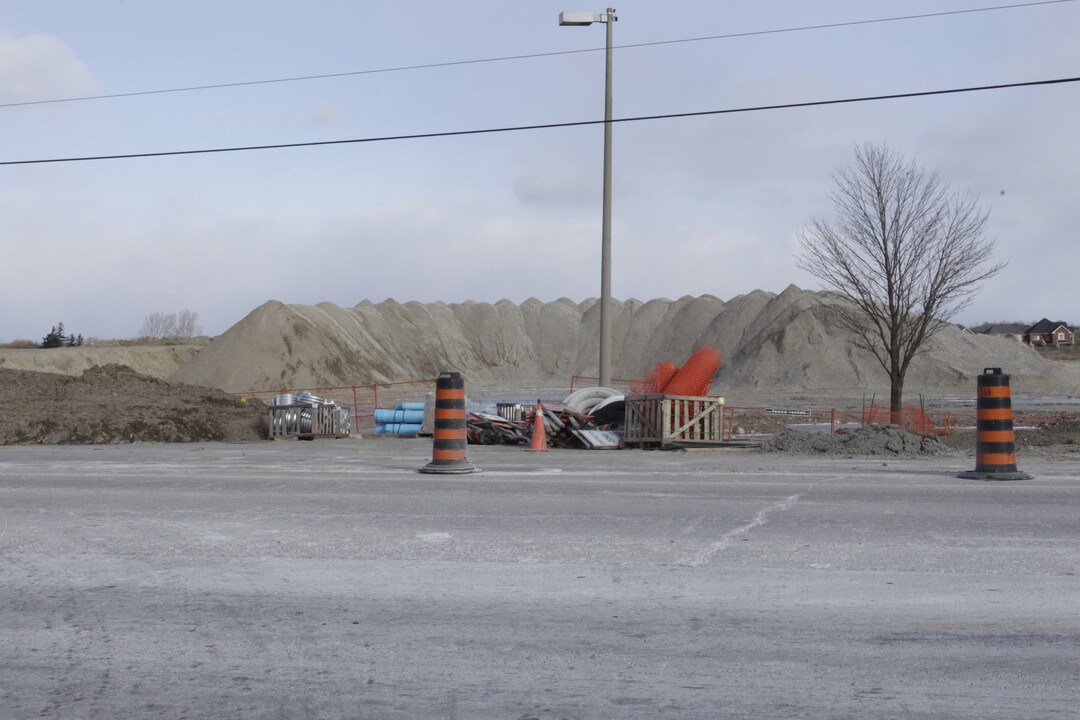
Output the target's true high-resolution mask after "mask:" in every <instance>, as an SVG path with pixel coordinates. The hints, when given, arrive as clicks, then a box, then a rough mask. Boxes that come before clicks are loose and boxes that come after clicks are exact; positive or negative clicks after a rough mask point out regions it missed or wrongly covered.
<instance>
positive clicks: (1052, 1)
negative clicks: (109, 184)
mask: <svg viewBox="0 0 1080 720" xmlns="http://www.w3.org/2000/svg"><path fill="white" fill-rule="evenodd" d="M1076 1H1077V0H1037V1H1036V2H1027V3H1013V4H1010V5H994V6H991V7H980V8H969V9H967V10H947V11H942V12H933V13H921V14H918V15H897V16H895V17H886V18H877V19H874V20H851V21H847V22H837V23H825V24H821V25H803V26H799V27H790V28H777V29H773V30H751V31H748V32H738V33H727V34H724V35H703V36H701V37H692V38H682V39H680V40H656V41H653V42H643V43H633V44H628V45H615V46H614V47H615V48H617V49H627V48H641V47H654V46H658V45H676V44H680V43H692V42H703V41H705V40H729V39H732V38H743V37H755V36H759V35H779V34H782V33H794V32H804V31H808V30H825V29H829V28H842V27H855V26H858V25H874V24H880V23H889V22H898V21H903V20H921V19H925V18H934V17H945V16H948V15H968V14H972V13H980V12H991V11H996V10H1014V9H1017V8H1027V7H1035V6H1038V5H1059V4H1061V3H1070V2H1076ZM603 51H604V48H586V49H583V50H559V51H555V52H541V53H528V54H525V55H505V56H502V57H491V58H476V59H472V60H451V61H447V62H437V63H424V64H421V65H400V66H397V67H388V68H375V69H371V70H352V71H348V72H337V73H324V74H321V75H298V76H295V77H284V78H274V79H270V80H245V81H240V82H230V83H216V84H212V85H191V86H188V87H177V88H167V89H163V90H137V91H133V92H125V93H112V94H108V95H85V96H82V97H69V98H53V99H50V100H26V101H22V102H10V103H0V108H9V107H21V106H27V105H51V104H56V103H69V102H82V101H86V100H111V99H115V98H126V97H140V96H144V95H164V94H167V93H181V92H194V91H198V90H220V89H223V88H235V87H250V86H252V85H273V84H277V83H290V82H302V81H307V80H327V79H331V78H341V77H354V76H358V75H376V74H380V73H391V72H402V71H406V70H429V69H432V68H443V67H455V66H461V65H479V64H482V63H493V62H506V61H509V60H529V59H534V58H545V57H555V56H558V55H577V54H581V53H592V52H603Z"/></svg>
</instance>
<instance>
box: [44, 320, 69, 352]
mask: <svg viewBox="0 0 1080 720" xmlns="http://www.w3.org/2000/svg"><path fill="white" fill-rule="evenodd" d="M63 345H64V323H60V324H58V325H53V327H52V330H50V331H49V334H48V335H46V336H45V337H44V338H43V339H42V341H41V347H43V348H58V347H63Z"/></svg>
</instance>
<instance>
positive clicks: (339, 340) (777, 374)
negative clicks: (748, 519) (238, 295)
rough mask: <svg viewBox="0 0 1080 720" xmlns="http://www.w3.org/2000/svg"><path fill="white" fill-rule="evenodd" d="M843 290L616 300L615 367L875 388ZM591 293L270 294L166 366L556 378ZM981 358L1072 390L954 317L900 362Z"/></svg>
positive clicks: (563, 370)
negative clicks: (690, 361) (713, 365)
mask: <svg viewBox="0 0 1080 720" xmlns="http://www.w3.org/2000/svg"><path fill="white" fill-rule="evenodd" d="M839 302H840V300H839V299H838V298H837V297H836V296H835V295H832V294H829V293H822V292H808V291H804V290H801V289H800V288H798V287H796V286H794V285H792V286H790V287H788V288H787V289H786V290H784V292H782V293H780V294H779V295H777V294H774V293H768V292H763V291H755V292H752V293H749V294H748V295H741V296H738V297H736V298H733V299H731V300H729V301H727V302H724V301H722V300H719V299H717V298H715V297H712V296H711V295H705V296H702V297H689V296H687V297H684V298H680V299H679V300H666V299H658V300H650V301H649V302H645V303H643V302H641V301H639V300H628V301H626V302H615V303H613V305H614V311H613V319H612V326H613V327H612V375H613V376H614V377H619V378H631V379H632V378H641V377H644V375H645V373H646V372H648V370H649V369H651V368H653V367H655V366H656V364H657V363H661V362H669V361H674V362H677V363H682V362H684V361H685V360H686V358H687V357H689V356H690V354H691V353H692V352H693V351H694V350H695V349H696V348H698V347H700V346H702V345H709V346H712V347H716V348H718V349H719V350H720V352H721V354H722V355H723V356H724V358H725V361H724V365H723V366H722V367H721V369H720V372H719V375H718V376H717V381H716V383H715V384H714V386H713V392H717V393H720V394H724V393H728V392H730V391H731V390H732V389H733V388H748V389H755V390H758V391H776V390H779V391H782V392H785V393H787V394H788V395H790V394H791V393H792V392H798V391H803V390H822V391H833V390H837V389H840V390H843V391H845V392H848V393H853V392H854V393H855V394H856V395H858V393H860V392H864V391H865V392H880V393H882V394H884V392H885V391H886V390H887V388H888V379H887V377H886V375H885V373H884V371H883V370H882V369H881V366H880V365H879V364H878V362H877V360H876V359H875V358H874V357H873V356H871V355H870V354H869V353H867V352H865V351H861V350H858V349H857V348H855V347H854V346H853V345H852V343H851V342H850V338H849V337H848V336H847V335H846V334H845V333H844V331H843V330H841V329H840V328H839V326H838V324H837V314H836V307H837V305H838V303H839ZM598 326H599V306H598V303H597V302H596V301H595V300H587V301H585V302H582V303H574V302H573V301H571V300H567V299H565V298H563V299H560V300H556V301H555V302H550V303H543V302H540V301H539V300H535V299H530V300H526V301H525V302H524V303H522V304H521V305H515V304H514V303H511V302H509V301H507V300H501V301H499V302H497V303H495V304H493V305H492V304H487V303H475V302H466V303H461V304H446V303H427V304H424V303H416V302H410V303H405V304H402V303H398V302H396V301H394V300H387V301H385V302H381V303H378V304H375V303H371V302H368V301H364V302H362V303H360V304H358V305H356V306H355V307H353V308H341V307H338V306H337V305H333V304H331V303H322V304H320V305H316V306H310V305H285V304H283V303H280V302H277V301H271V302H268V303H265V304H264V305H262V306H260V307H258V308H256V309H255V310H254V311H252V312H251V314H249V315H248V316H247V317H246V318H244V319H243V320H241V321H240V322H238V323H237V324H236V325H234V326H233V327H232V328H230V329H229V330H228V331H227V332H226V333H225V334H223V335H222V336H220V337H218V338H217V339H215V340H214V341H213V342H212V343H211V344H210V345H209V346H208V347H207V348H206V349H205V350H203V351H202V352H201V353H199V354H198V355H196V356H195V357H194V358H192V359H191V360H190V361H189V362H187V363H184V365H183V366H181V367H180V368H179V369H178V370H177V371H176V372H175V373H173V374H172V375H171V376H170V379H171V380H175V381H179V382H187V383H192V384H198V385H205V386H207V387H217V388H221V389H223V390H227V391H233V392H238V391H244V390H267V389H277V388H281V387H288V388H314V387H337V386H349V385H365V384H369V383H384V382H396V381H401V380H414V379H420V378H429V377H435V376H437V375H438V374H439V373H440V372H443V371H445V370H449V369H452V370H457V371H459V372H461V373H462V374H463V375H464V376H465V378H466V379H467V380H468V382H469V386H470V387H472V388H474V389H477V388H511V387H512V388H528V387H556V386H562V387H565V386H566V385H567V384H568V383H569V380H570V377H571V376H573V375H590V374H595V367H596V357H597V354H598V347H597V345H598V340H597V338H598V335H599V332H598ZM986 367H1001V368H1003V369H1005V371H1006V372H1008V373H1009V374H1010V375H1012V376H1013V377H1014V378H1015V380H1014V385H1018V384H1020V383H1021V382H1022V384H1023V385H1024V388H1025V391H1026V392H1029V393H1033V392H1041V393H1055V392H1068V391H1069V388H1075V387H1077V385H1080V364H1074V363H1054V362H1052V361H1049V360H1046V359H1044V358H1042V357H1040V356H1039V354H1038V353H1037V352H1035V351H1034V350H1032V349H1031V348H1030V347H1028V346H1026V345H1024V344H1022V343H1020V342H1019V341H1017V340H1014V339H1011V338H1001V337H992V336H985V335H974V334H972V333H965V332H962V331H961V330H960V328H958V327H956V326H949V327H947V328H945V329H944V330H942V332H941V333H940V335H938V336H937V337H936V338H934V339H933V340H932V341H930V343H929V344H928V345H927V351H926V353H924V354H922V355H920V356H919V357H918V358H916V359H915V361H914V362H913V364H912V367H911V370H910V372H909V373H908V377H907V383H906V390H907V392H908V394H909V395H915V394H918V393H922V392H928V393H929V392H938V391H940V389H941V388H949V389H954V390H955V389H958V388H963V391H964V392H971V390H972V388H974V387H975V378H976V376H977V375H978V374H979V373H981V372H982V370H983V368H986Z"/></svg>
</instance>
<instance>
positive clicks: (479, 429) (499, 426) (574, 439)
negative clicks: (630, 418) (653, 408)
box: [467, 388, 625, 449]
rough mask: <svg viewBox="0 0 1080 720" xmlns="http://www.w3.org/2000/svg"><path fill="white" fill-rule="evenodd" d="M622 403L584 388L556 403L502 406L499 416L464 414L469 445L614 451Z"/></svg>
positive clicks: (610, 392)
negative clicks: (531, 445) (541, 441)
mask: <svg viewBox="0 0 1080 720" xmlns="http://www.w3.org/2000/svg"><path fill="white" fill-rule="evenodd" d="M624 408H625V400H624V398H623V396H622V395H620V394H618V392H617V391H615V390H612V389H610V388H586V389H584V390H579V391H577V392H576V393H571V394H570V396H568V397H567V398H566V400H565V401H563V402H561V403H538V404H535V405H530V404H514V405H509V404H503V405H499V406H498V410H499V412H500V413H501V414H491V413H484V412H470V413H469V414H468V418H467V432H468V439H469V442H470V443H472V444H474V445H498V444H526V443H537V442H538V441H539V440H540V437H541V435H540V434H542V438H543V443H544V444H545V447H557V448H588V449H601V448H605V449H606V448H617V447H619V444H620V442H621V441H622V431H621V427H622V422H623V416H624V414H625V410H624Z"/></svg>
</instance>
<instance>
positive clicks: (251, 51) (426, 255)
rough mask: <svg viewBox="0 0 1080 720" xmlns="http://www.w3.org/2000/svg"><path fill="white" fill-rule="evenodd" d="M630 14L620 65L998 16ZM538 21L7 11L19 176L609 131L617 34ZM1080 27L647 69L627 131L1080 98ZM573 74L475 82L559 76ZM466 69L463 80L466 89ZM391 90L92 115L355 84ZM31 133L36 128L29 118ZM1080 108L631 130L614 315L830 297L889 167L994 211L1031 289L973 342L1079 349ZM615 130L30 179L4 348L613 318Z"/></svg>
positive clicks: (349, 7)
mask: <svg viewBox="0 0 1080 720" xmlns="http://www.w3.org/2000/svg"><path fill="white" fill-rule="evenodd" d="M995 4H1003V3H995V2H980V0H965V1H964V2H951V1H950V2H943V1H942V0H934V1H930V0H925V1H924V0H903V1H901V0H858V1H856V0H846V1H842V0H815V2H806V1H805V0H725V1H724V2H715V1H711V0H709V1H706V0H697V1H692V0H682V1H680V0H667V1H666V2H658V1H657V0H652V1H651V2H646V1H645V0H625V1H624V2H621V3H618V4H617V5H618V12H617V15H618V18H619V21H618V23H616V25H615V27H614V31H615V44H616V46H620V45H625V46H631V45H640V44H642V43H655V42H658V41H673V40H687V39H691V38H701V37H703V36H716V35H728V34H737V33H751V32H755V31H766V30H778V29H784V28H794V27H799V26H807V25H824V24H831V23H844V22H852V21H861V20H874V19H880V18H889V17H895V16H901V15H913V14H919V13H934V12H942V11H946V10H961V9H969V8H980V7H989V6H992V5H995ZM567 9H579V10H592V11H595V12H601V11H603V10H604V7H602V6H596V7H589V6H583V5H580V4H564V3H562V2H547V1H546V0H530V1H529V2H506V1H505V0H501V1H496V0H487V1H480V0H469V1H464V0H463V1H462V2H445V0H439V1H434V0H414V1H413V2H410V3H391V2H367V1H366V0H335V1H330V0H306V1H305V2H299V1H293V2H289V1H287V0H262V1H260V2H253V1H246V2H241V1H233V2H221V0H184V1H182V2H169V3H165V2H152V1H150V0H51V1H50V2H41V1H40V0H7V2H5V3H4V10H3V13H2V14H0V104H2V105H4V106H3V107H0V161H13V160H37V159H46V158H64V157H82V156H100V155H113V154H127V153H146V152H162V151H173V150H196V149H205V148H223V147H234V146H251V145H268V144H280V143H302V142H316V141H326V140H349V139H358V138H371V137H383V136H392V135H406V134H420V133H438V132H446V131H457V130H475V129H483V128H497V127H508V126H521V125H535V124H544V123H560V122H573V121H587V120H600V119H602V118H603V81H604V56H603V52H602V51H601V50H602V47H603V44H604V26H603V25H599V24H597V25H592V26H589V27H559V26H558V22H557V21H558V13H559V11H560V10H567ZM1078 29H1080V2H1063V3H1058V4H1051V5H1040V6H1035V7H1027V8H1019V9H1002V10H996V11H988V12H975V13H966V14H960V15H952V16H948V17H934V18H925V19H910V20H901V21H895V22H885V23H877V24H863V25H852V26H847V27H837V28H829V29H816V30H806V31H801V32H788V33H774V34H758V35H749V36H744V37H729V38H723V39H707V40H697V41H693V42H680V43H668V44H660V45H646V46H640V47H623V48H618V49H616V51H615V61H614V108H615V110H614V114H615V117H616V118H622V117H633V116H642V115H658V114H669V113H683V112H696V111H709V110H723V109H729V108H742V107H750V106H758V105H773V104H785V103H799V102H809V101H818V100H830V99H838V98H848V97H859V96H870V95H881V94H890V93H903V92H917V91H925V90H937V89H946V88H955V87H965V86H978V85H989V84H999V83H1011V82H1025V81H1035V80H1046V79H1052V78H1065V77H1073V76H1077V75H1080V42H1077V30H1078ZM582 50H584V51H588V52H570V53H568V54H556V55H548V56H544V57H532V58H520V59H505V60H500V61H496V62H470V63H461V62H460V61H475V60H483V59H491V58H505V57H508V56H521V55H530V54H544V53H560V52H566V51H582ZM447 63H458V64H447ZM418 65H442V66H440V67H426V68H415V69H407V70H395V71H389V72H371V73H366V74H351V75H346V76H342V77H334V78H325V79H314V80H305V81H295V82H279V83H267V84H253V85H245V86H241V87H227V88H217V89H206V90H192V91H186V92H159V93H154V94H139V95H131V96H127V97H114V98H105V99H94V100H83V101H77V102H52V103H39V102H37V101H46V100H59V99H64V98H73V97H85V96H95V95H118V94H125V93H142V92H145V91H165V90H171V89H175V88H185V87H192V86H206V85H219V84H227V83H243V82H249V81H259V80H275V79H281V78H291V77H298V76H311V75H324V74H335V73H356V72H357V71H375V70H387V69H392V68H403V67H406V66H418ZM27 103H33V104H27ZM1078 127H1080V84H1062V85H1053V86H1045V87H1033V88H1021V89H1010V90H1000V91H991V92H982V93H968V94H962V95H948V96H938V97H928V98H918V99H906V100H888V101H882V102H873V103H864V104H856V105H838V106H831V107H812V108H801V109H783V110H773V111H768V112H754V113H741V114H723V115H712V116H705V117H695V118H683V119H665V120H655V121H647V122H633V123H622V124H618V125H616V126H615V129H614V153H613V158H614V195H613V197H614V201H613V218H614V219H613V233H612V237H613V247H614V260H613V283H612V284H613V294H614V296H615V297H616V298H618V299H628V298H638V299H641V300H648V299H652V298H657V297H668V298H677V297H681V296H683V295H701V294H712V295H715V296H717V297H719V298H721V299H725V300H727V299H729V298H731V297H734V296H735V295H739V294H742V293H747V292H750V291H752V290H754V289H763V290H769V291H773V292H779V291H781V290H783V289H784V288H785V287H786V286H787V285H788V284H790V283H795V284H797V285H799V286H800V287H804V288H808V289H817V288H818V287H819V285H818V283H817V281H816V280H815V279H814V278H812V277H810V276H808V275H807V274H805V273H804V272H802V271H800V270H799V269H798V268H797V267H796V266H795V263H794V260H793V258H792V251H793V249H794V248H795V247H796V244H797V234H798V232H799V230H800V229H801V228H803V227H805V226H806V225H807V224H808V223H809V221H810V220H811V219H812V218H813V217H815V216H820V217H825V218H827V217H829V216H830V212H831V205H830V203H829V200H828V198H827V191H828V190H829V186H830V182H831V180H830V176H831V173H832V172H833V171H834V170H835V169H836V168H837V167H840V166H843V165H846V164H848V163H849V162H850V161H851V159H852V154H853V148H854V146H855V144H857V143H863V142H867V141H870V142H885V143H888V144H889V145H890V146H891V147H892V148H893V149H895V150H899V151H901V152H903V153H905V154H907V155H909V156H912V157H914V158H915V159H916V160H917V161H918V162H919V163H920V164H922V165H924V166H925V167H927V168H928V169H930V170H933V171H937V172H938V173H939V174H940V175H941V177H942V179H944V180H945V181H946V182H948V183H950V184H953V185H955V186H957V187H959V188H961V189H963V190H970V191H972V192H973V193H975V194H977V195H978V196H979V197H980V198H981V199H982V201H983V202H984V203H985V204H986V206H987V207H988V208H989V209H990V211H991V215H990V232H991V234H992V236H993V237H995V238H996V239H997V241H998V257H999V259H1002V260H1006V261H1008V263H1009V265H1008V267H1007V268H1006V269H1005V270H1004V271H1003V272H1002V273H1001V274H1000V275H999V276H998V277H997V278H996V279H994V280H993V281H991V282H989V283H987V285H986V286H985V288H984V289H983V291H982V293H981V294H980V295H979V296H978V298H977V299H976V300H975V301H974V303H973V304H972V305H971V307H970V308H969V310H967V311H966V312H965V313H963V315H961V316H959V317H958V318H956V319H957V320H958V321H961V322H970V323H975V322H979V321H984V320H986V321H998V320H1032V321H1033V320H1038V319H1039V318H1041V317H1043V316H1048V317H1050V318H1052V319H1064V320H1066V321H1070V322H1080V299H1078V298H1080V291H1078V290H1077V282H1078V281H1077V278H1078V272H1080V242H1078V228H1080V202H1078V199H1077V193H1078V190H1080V133H1078V131H1077V128H1078ZM602 156H603V128H602V126H600V125H591V126H584V127H572V128H563V129H546V130H533V131H526V132H508V133H498V134H477V135H469V136H458V137H446V138H429V139H412V140H401V141H390V142H375V143H358V144H338V145H328V146H322V147H307V148H293V149H277V150H265V151H254V152H236V153H217V154H200V155H186V156H179V157H158V158H142V159H126V160H102V161H94V162H69V163H56V164H36V165H8V166H0V258H2V260H0V263H2V265H0V267H2V269H3V272H2V279H0V341H10V340H14V339H18V338H27V339H33V340H40V339H41V337H43V336H44V335H45V334H46V333H47V332H48V331H49V329H50V327H51V326H52V325H54V324H56V323H57V322H64V324H65V326H66V328H67V330H69V331H72V332H76V333H81V334H83V335H85V336H87V337H99V338H128V337H133V336H135V335H136V334H137V333H138V331H139V330H140V328H141V326H142V323H143V320H144V318H145V317H146V316H147V315H148V314H150V313H153V312H161V313H169V312H178V311H180V310H183V309H190V310H192V311H194V312H196V313H198V316H199V321H200V323H201V325H202V326H203V329H204V330H205V332H206V333H208V334H219V333H222V332H224V331H225V330H227V329H228V328H229V327H230V326H231V325H233V324H234V323H236V322H238V321H239V320H240V319H241V318H243V317H244V316H245V315H246V314H247V313H248V312H250V311H251V310H252V309H254V308H255V307H257V306H258V305H260V304H262V303H263V302H265V301H267V300H270V299H277V300H281V301H283V302H286V303H304V304H314V303H318V302H322V301H329V302H333V303H336V304H338V305H342V306H352V305H355V304H356V303H358V302H360V301H361V300H364V299H370V300H372V301H376V302H378V301H381V300H384V299H386V298H394V299H396V300H398V301H401V302H405V301H408V300H419V301H423V302H431V301H438V300H442V301H446V302H462V301H465V300H477V301H487V302H494V301H496V300H499V299H501V298H508V299H510V300H512V301H515V302H521V301H523V300H525V299H526V298H529V297H537V298H539V299H541V300H545V301H548V300H555V299H557V298H559V297H562V296H565V297H569V298H571V299H573V300H575V301H581V300H584V299H586V298H589V297H595V296H597V295H598V294H599V285H600V229H601V228H600V218H601V187H602V186H601V179H602Z"/></svg>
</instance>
